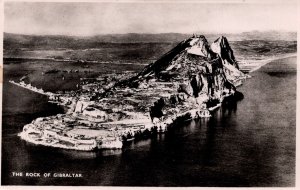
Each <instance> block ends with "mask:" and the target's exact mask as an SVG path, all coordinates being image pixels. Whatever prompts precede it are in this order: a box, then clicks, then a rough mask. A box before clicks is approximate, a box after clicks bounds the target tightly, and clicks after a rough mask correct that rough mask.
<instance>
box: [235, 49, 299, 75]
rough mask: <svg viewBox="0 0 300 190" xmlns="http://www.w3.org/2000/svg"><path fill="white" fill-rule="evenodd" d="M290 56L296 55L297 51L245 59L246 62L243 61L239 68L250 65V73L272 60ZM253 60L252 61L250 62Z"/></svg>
mask: <svg viewBox="0 0 300 190" xmlns="http://www.w3.org/2000/svg"><path fill="white" fill-rule="evenodd" d="M290 57H297V53H289V54H285V55H281V56H277V57H271V58H267V59H265V60H253V61H251V60H250V61H245V62H248V63H245V64H243V65H241V69H242V70H243V67H250V69H249V71H248V72H249V73H252V72H254V71H256V70H259V69H260V68H261V67H262V66H264V65H266V64H268V63H270V62H272V61H276V60H279V59H285V58H290ZM251 62H253V63H251Z"/></svg>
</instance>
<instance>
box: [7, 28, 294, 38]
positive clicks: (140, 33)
mask: <svg viewBox="0 0 300 190" xmlns="http://www.w3.org/2000/svg"><path fill="white" fill-rule="evenodd" d="M251 32H262V33H267V32H278V33H297V32H298V31H297V30H296V31H293V30H274V29H271V30H248V31H241V32H209V31H202V32H201V31H197V32H187V33H182V32H158V33H154V32H127V33H99V34H91V35H79V34H77V35H76V34H33V33H14V32H5V31H3V34H14V35H24V36H68V37H95V36H106V35H129V34H138V35H162V34H181V35H192V34H208V35H209V34H210V35H214V34H243V33H251Z"/></svg>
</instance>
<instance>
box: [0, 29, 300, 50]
mask: <svg viewBox="0 0 300 190" xmlns="http://www.w3.org/2000/svg"><path fill="white" fill-rule="evenodd" d="M197 34H202V33H200V32H199V33H197ZM203 34H204V35H205V36H206V37H207V39H208V41H209V42H212V41H213V40H214V39H216V38H217V37H219V36H227V38H228V39H229V40H230V41H244V40H266V41H281V40H283V41H296V40H297V33H296V32H278V31H266V32H260V31H252V32H244V33H239V34H222V33H220V34H206V33H203ZM191 36H192V34H180V33H160V34H140V33H128V34H105V35H96V36H84V37H81V36H63V35H23V34H12V33H4V49H15V48H33V47H34V48H46V49H48V48H49V49H52V48H55V49H56V48H71V49H81V48H94V47H98V46H99V45H101V44H103V43H178V42H180V41H182V40H184V39H186V38H189V37H191Z"/></svg>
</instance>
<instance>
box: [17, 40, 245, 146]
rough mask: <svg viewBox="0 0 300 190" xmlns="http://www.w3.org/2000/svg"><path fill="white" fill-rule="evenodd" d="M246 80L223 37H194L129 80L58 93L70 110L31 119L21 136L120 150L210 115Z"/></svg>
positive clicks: (40, 141)
mask: <svg viewBox="0 0 300 190" xmlns="http://www.w3.org/2000/svg"><path fill="white" fill-rule="evenodd" d="M245 78H247V76H246V75H245V74H243V73H242V72H241V71H239V66H238V64H237V61H236V60H235V57H234V55H233V50H232V49H231V47H230V45H229V43H228V41H227V39H226V38H225V37H220V38H218V39H217V40H216V41H214V42H213V44H212V45H209V43H208V41H207V40H206V38H205V37H204V36H202V35H201V36H193V37H191V38H188V39H186V40H184V41H182V42H181V43H179V44H178V45H177V46H176V47H174V48H173V49H172V50H171V51H169V52H168V53H166V54H165V55H163V56H162V57H161V58H160V59H158V60H157V61H155V62H153V63H151V64H149V65H148V66H146V67H145V68H144V69H143V70H142V71H141V72H140V73H138V74H136V75H135V76H133V77H131V78H129V79H126V80H122V81H120V82H110V83H109V85H108V86H106V87H105V88H103V89H97V88H95V89H93V88H88V85H89V84H86V86H83V87H82V88H83V89H89V90H85V91H83V90H82V91H81V93H80V94H77V96H74V97H68V98H63V97H60V98H59V99H65V100H66V101H68V102H72V103H71V104H69V111H68V113H67V114H65V115H59V116H55V117H48V118H39V119H37V120H35V121H33V122H32V123H31V124H29V125H26V126H25V127H24V129H23V132H22V133H21V137H22V138H23V139H25V140H27V141H29V142H33V143H36V144H43V145H47V146H54V147H61V148H69V149H77V150H91V149H94V148H99V149H101V148H120V147H122V142H121V141H127V140H131V139H133V138H135V137H138V136H139V135H144V134H148V133H152V132H153V131H158V132H164V131H166V130H167V129H168V127H170V126H171V125H172V123H173V122H175V121H177V120H187V119H194V118H199V117H210V111H212V110H213V109H214V108H216V107H218V106H219V105H220V104H221V102H222V101H223V100H224V99H225V98H226V97H229V96H233V95H235V93H236V86H237V85H240V84H241V83H242V80H244V79H245ZM108 82H109V81H108Z"/></svg>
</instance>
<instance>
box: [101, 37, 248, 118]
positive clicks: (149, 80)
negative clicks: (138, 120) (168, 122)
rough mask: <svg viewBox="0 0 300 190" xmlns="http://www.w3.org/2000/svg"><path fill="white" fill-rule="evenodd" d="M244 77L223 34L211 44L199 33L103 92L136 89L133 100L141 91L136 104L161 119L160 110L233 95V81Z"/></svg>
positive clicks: (206, 104)
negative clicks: (140, 96) (134, 74)
mask: <svg viewBox="0 0 300 190" xmlns="http://www.w3.org/2000/svg"><path fill="white" fill-rule="evenodd" d="M244 77H245V75H244V74H243V73H242V72H241V71H239V69H238V64H237V62H236V60H235V58H234V55H233V51H232V49H231V47H230V45H229V43H228V41H227V39H226V38H225V37H220V38H218V39H217V40H216V41H215V42H214V43H213V44H212V45H211V46H210V45H209V43H208V41H207V40H206V38H205V37H204V36H202V35H200V36H193V37H191V38H189V39H186V40H184V41H182V42H180V43H179V44H178V45H177V46H176V47H174V48H173V49H172V50H170V51H169V52H167V53H166V54H165V55H163V56H162V57H161V58H160V59H158V60H157V61H155V62H153V63H151V64H149V65H148V66H146V67H145V68H144V69H143V70H142V71H141V72H140V73H138V74H137V75H136V76H134V77H132V78H130V79H128V80H124V81H121V82H119V83H117V84H116V85H115V86H114V87H113V88H112V89H111V90H109V91H106V93H104V94H103V95H104V97H117V94H118V90H116V89H126V88H129V89H131V91H135V90H137V91H138V92H139V94H135V93H133V95H132V98H133V99H138V100H139V99H140V98H137V97H138V96H139V95H140V94H144V96H143V98H142V99H143V101H142V102H140V103H137V106H135V107H139V108H142V109H140V110H139V111H142V112H148V113H149V115H150V117H151V119H153V118H154V117H159V118H161V117H163V116H164V115H165V113H164V111H163V110H165V112H168V108H170V109H171V108H172V107H174V106H175V107H176V106H178V105H179V104H184V105H185V106H186V104H189V103H190V104H191V105H193V106H191V105H190V106H191V107H195V106H194V105H197V106H198V107H206V108H209V107H211V106H215V104H216V103H219V102H222V100H223V98H224V97H225V96H228V95H230V94H233V93H234V92H235V90H236V87H235V83H236V82H237V81H239V80H240V79H241V78H244ZM137 102H138V101H137ZM183 102H184V103H183ZM212 102H214V103H212ZM194 103H196V104H194ZM186 108H189V106H186ZM135 111H137V109H135Z"/></svg>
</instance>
